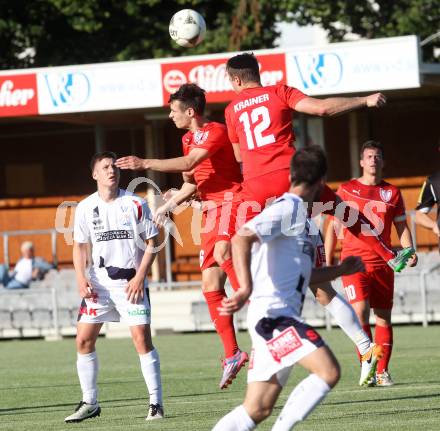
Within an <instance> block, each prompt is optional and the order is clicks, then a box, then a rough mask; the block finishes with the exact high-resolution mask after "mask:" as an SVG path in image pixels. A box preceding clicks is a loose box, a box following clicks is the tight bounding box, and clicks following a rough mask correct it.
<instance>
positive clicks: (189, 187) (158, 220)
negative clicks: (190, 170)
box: [153, 181, 197, 226]
mask: <svg viewBox="0 0 440 431" xmlns="http://www.w3.org/2000/svg"><path fill="white" fill-rule="evenodd" d="M196 190H197V186H196V185H195V184H194V183H193V182H188V181H185V182H184V183H183V184H182V187H181V188H180V189H179V190H175V191H174V192H173V193H169V192H170V190H169V191H168V192H167V193H166V194H165V195H167V194H169V198H168V199H166V202H165V203H164V204H163V205H161V206H160V207H159V208H157V209H156V211H154V214H153V221H154V223H155V224H156V225H157V226H164V224H165V222H166V220H168V216H167V215H168V213H169V212H171V211H173V210H174V209H175V208H176V207H178V206H179V205H180V204H182V203H183V202H186V201H187V200H188V199H190V198H191V197H192V196H193V195H194V193H195V192H196Z"/></svg>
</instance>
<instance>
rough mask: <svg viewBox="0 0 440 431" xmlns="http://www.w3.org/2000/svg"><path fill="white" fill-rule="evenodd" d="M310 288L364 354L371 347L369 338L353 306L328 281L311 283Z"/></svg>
mask: <svg viewBox="0 0 440 431" xmlns="http://www.w3.org/2000/svg"><path fill="white" fill-rule="evenodd" d="M310 290H311V291H312V292H313V294H314V295H315V298H316V300H317V301H318V302H319V303H320V304H321V305H322V306H323V307H324V308H325V309H326V310H327V311H328V312H329V313H330V315H331V316H332V317H333V319H334V320H335V321H336V323H337V324H338V326H339V327H340V328H341V329H342V330H343V331H344V332H345V334H346V335H347V337H348V338H350V340H352V341H353V343H354V344H355V345H356V347H357V349H358V351H359V353H360V354H361V355H364V354H366V353H367V352H368V351H369V350H370V348H371V340H370V337H369V336H368V334H367V333H366V332H365V331H364V330H363V329H362V326H361V324H360V322H359V319H358V317H357V315H356V313H355V311H354V310H353V307H352V306H351V305H350V304H349V303H348V302H347V301H346V300H345V299H344V298H343V297H342V296H341V295H340V294H339V293H337V292H336V290H335V289H333V287H332V285H331V283H330V282H327V283H321V284H315V285H311V286H310Z"/></svg>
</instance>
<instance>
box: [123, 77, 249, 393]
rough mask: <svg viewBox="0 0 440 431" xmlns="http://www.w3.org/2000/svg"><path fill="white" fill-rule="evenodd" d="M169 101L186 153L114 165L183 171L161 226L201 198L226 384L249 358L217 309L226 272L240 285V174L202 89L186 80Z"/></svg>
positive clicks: (205, 269)
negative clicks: (236, 261)
mask: <svg viewBox="0 0 440 431" xmlns="http://www.w3.org/2000/svg"><path fill="white" fill-rule="evenodd" d="M169 102H170V111H171V112H170V115H169V116H170V118H171V120H173V122H174V124H175V125H176V127H177V128H178V129H187V130H188V132H187V133H186V134H185V135H184V136H183V138H182V144H183V154H184V155H183V157H177V158H174V159H165V160H158V159H139V158H138V157H135V156H128V157H123V158H121V159H119V160H118V161H117V162H116V164H117V166H119V167H120V168H121V169H135V170H143V169H152V170H154V171H160V172H182V173H183V180H184V183H183V185H182V187H181V188H180V190H179V191H177V192H176V193H174V194H172V195H171V197H170V199H168V201H167V202H166V203H165V204H164V205H163V206H161V207H160V208H158V209H157V210H156V211H155V214H154V220H155V222H156V223H157V224H159V225H162V224H163V223H164V221H166V219H167V217H166V216H167V214H168V213H169V212H172V211H173V210H174V208H176V207H177V206H178V205H180V204H181V203H183V202H185V201H186V200H188V199H189V198H191V197H192V195H193V194H194V193H195V192H198V193H199V195H200V197H201V199H202V226H203V230H202V233H201V242H202V243H201V249H200V268H201V270H202V290H203V295H204V296H205V299H206V303H207V304H208V308H209V312H210V315H211V320H212V322H213V324H214V326H215V329H216V331H217V333H218V334H219V336H220V338H221V340H222V343H223V348H224V352H225V359H224V360H223V362H222V365H223V375H222V377H221V380H220V385H219V386H220V388H221V389H224V388H226V387H227V386H228V385H229V384H230V383H231V382H232V380H233V379H235V377H236V375H237V373H238V372H239V371H240V369H241V368H242V367H243V365H244V364H245V363H246V362H247V361H248V355H247V353H246V352H242V351H241V350H240V349H239V347H238V345H237V339H236V336H235V329H234V322H233V319H232V316H220V315H219V312H218V307H220V305H221V302H222V300H223V299H224V298H226V292H225V289H224V285H225V280H226V275H227V276H228V278H229V281H230V283H231V286H232V288H233V289H234V290H236V289H237V288H238V282H237V277H236V275H235V271H234V268H233V266H232V258H231V243H230V241H231V237H232V236H233V235H234V233H235V230H236V224H237V220H236V218H237V211H238V208H239V205H240V202H241V199H240V190H241V181H242V176H241V172H240V166H239V164H238V163H237V161H236V160H235V157H234V152H233V149H232V146H231V143H230V141H229V139H228V135H227V132H226V127H225V126H224V125H223V124H220V123H217V122H215V121H209V120H208V119H207V118H205V117H204V110H205V104H206V100H205V94H204V90H202V89H201V88H200V87H198V86H197V85H195V84H184V85H182V86H181V87H180V88H179V90H177V92H175V93H174V94H172V95H171V96H170V100H169ZM167 194H170V193H167ZM167 194H166V195H167Z"/></svg>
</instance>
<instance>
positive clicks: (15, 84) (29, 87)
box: [0, 73, 38, 117]
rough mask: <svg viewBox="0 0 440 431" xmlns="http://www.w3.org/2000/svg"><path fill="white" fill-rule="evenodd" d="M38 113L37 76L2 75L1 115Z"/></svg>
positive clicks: (0, 78)
mask: <svg viewBox="0 0 440 431" xmlns="http://www.w3.org/2000/svg"><path fill="white" fill-rule="evenodd" d="M20 115H38V94H37V77H36V74H35V73H29V74H25V75H10V76H6V75H0V117H17V116H20Z"/></svg>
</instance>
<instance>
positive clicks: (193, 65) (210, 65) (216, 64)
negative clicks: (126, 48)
mask: <svg viewBox="0 0 440 431" xmlns="http://www.w3.org/2000/svg"><path fill="white" fill-rule="evenodd" d="M227 60H228V57H223V58H210V59H207V60H198V61H187V62H182V61H179V62H175V63H163V64H161V70H162V80H163V86H162V91H163V104H164V105H167V104H168V99H169V97H170V95H171V94H173V93H175V92H176V91H177V90H178V89H179V87H180V86H181V85H182V84H186V83H188V82H192V83H195V84H197V85H198V86H199V87H201V88H203V89H204V90H205V91H206V100H207V102H208V103H213V102H229V101H230V100H231V99H232V98H233V97H234V96H235V93H234V92H233V91H232V86H231V83H230V81H229V78H228V76H227V73H226V61H227ZM258 61H259V63H260V73H261V83H262V84H263V86H267V85H274V84H278V83H282V84H285V83H286V60H285V55H284V54H263V55H259V56H258Z"/></svg>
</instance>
